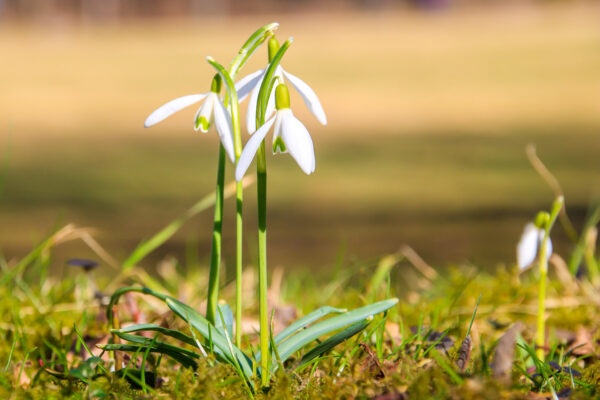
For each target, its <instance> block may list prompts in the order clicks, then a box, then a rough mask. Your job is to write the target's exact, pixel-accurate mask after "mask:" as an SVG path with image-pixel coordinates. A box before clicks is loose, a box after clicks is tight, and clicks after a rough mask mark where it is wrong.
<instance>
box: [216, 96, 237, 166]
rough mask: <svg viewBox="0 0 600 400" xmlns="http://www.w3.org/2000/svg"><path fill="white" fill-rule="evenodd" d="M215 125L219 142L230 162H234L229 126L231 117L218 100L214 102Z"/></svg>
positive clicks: (231, 133) (231, 131) (231, 129)
mask: <svg viewBox="0 0 600 400" xmlns="http://www.w3.org/2000/svg"><path fill="white" fill-rule="evenodd" d="M214 112H215V126H216V128H217V133H218V134H219V138H221V143H222V144H223V147H224V148H225V151H226V152H227V155H228V156H229V159H230V160H231V162H235V153H234V149H233V127H232V126H231V117H230V116H229V112H228V111H227V110H226V109H225V107H224V106H223V104H222V103H221V102H220V101H216V104H215V110H214Z"/></svg>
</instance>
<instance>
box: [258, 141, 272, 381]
mask: <svg viewBox="0 0 600 400" xmlns="http://www.w3.org/2000/svg"><path fill="white" fill-rule="evenodd" d="M265 155H266V154H265V142H264V140H263V142H262V143H261V145H260V147H259V148H258V152H257V154H256V159H257V168H256V172H257V174H256V186H257V202H258V304H259V313H260V351H261V354H263V357H262V358H261V378H262V386H267V385H268V383H269V356H270V352H269V320H268V310H267V306H268V305H267V285H268V281H267V160H266V157H265Z"/></svg>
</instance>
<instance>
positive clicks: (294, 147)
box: [235, 84, 315, 182]
mask: <svg viewBox="0 0 600 400" xmlns="http://www.w3.org/2000/svg"><path fill="white" fill-rule="evenodd" d="M275 92H276V96H275V97H276V107H277V112H276V114H275V116H273V117H271V119H269V120H268V121H266V122H265V123H264V124H263V125H262V126H261V127H260V128H259V129H258V130H257V131H256V133H255V134H254V135H252V137H251V138H250V140H248V142H247V143H246V146H245V147H244V150H243V151H242V155H241V156H240V159H239V160H238V163H237V166H236V168H235V179H236V180H237V181H238V182H239V181H240V180H242V178H243V177H244V174H245V173H246V171H247V170H248V167H249V166H250V163H251V162H252V159H253V158H254V155H255V154H256V152H257V151H258V148H259V147H260V144H261V143H262V141H263V139H264V138H265V136H267V133H268V132H269V130H271V127H272V126H273V124H275V128H274V133H273V154H275V153H277V152H281V153H287V152H289V153H290V155H291V156H292V157H293V158H294V160H296V162H297V163H298V165H299V166H300V168H301V169H302V171H304V172H305V173H306V174H309V175H310V174H311V173H312V172H314V170H315V151H314V147H313V142H312V139H311V137H310V134H309V133H308V130H307V129H306V127H305V126H304V125H303V124H302V122H300V121H299V120H298V119H297V118H296V117H295V116H294V114H293V113H292V110H291V109H290V106H289V104H290V103H289V93H288V89H287V87H286V86H285V85H282V84H280V85H278V86H277V88H276V89H275Z"/></svg>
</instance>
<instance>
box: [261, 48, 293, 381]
mask: <svg viewBox="0 0 600 400" xmlns="http://www.w3.org/2000/svg"><path fill="white" fill-rule="evenodd" d="M270 40H271V41H275V39H274V38H271V39H270ZM291 43H292V39H291V38H290V39H289V40H286V41H285V42H284V43H283V45H282V46H281V47H280V48H279V49H278V51H277V53H276V54H275V55H272V54H269V66H268V67H267V70H266V71H265V77H264V79H263V81H262V84H261V86H260V90H259V92H258V105H257V107H256V126H257V127H260V126H262V125H263V124H264V123H265V112H266V108H267V102H268V101H269V94H270V93H271V90H272V88H273V75H274V74H275V70H276V69H277V66H278V65H279V63H280V61H281V58H282V57H283V55H284V54H285V52H286V51H287V49H288V47H290V44H291ZM270 47H271V46H270ZM269 53H271V52H269ZM256 160H257V161H256V162H257V164H256V187H257V203H258V305H259V314H260V315H259V316H260V352H261V354H262V357H261V360H260V361H261V384H262V386H263V387H265V386H268V384H269V362H270V360H269V358H270V355H271V353H270V351H269V319H268V315H267V311H268V310H267V307H268V304H267V285H268V279H267V159H266V151H265V141H264V140H263V141H262V143H261V144H260V147H259V148H258V151H257V153H256Z"/></svg>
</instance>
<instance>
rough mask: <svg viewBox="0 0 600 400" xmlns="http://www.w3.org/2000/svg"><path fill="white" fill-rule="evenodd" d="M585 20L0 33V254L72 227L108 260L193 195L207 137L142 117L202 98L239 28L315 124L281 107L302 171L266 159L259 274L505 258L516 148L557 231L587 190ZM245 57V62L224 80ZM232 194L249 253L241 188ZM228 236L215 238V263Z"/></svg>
mask: <svg viewBox="0 0 600 400" xmlns="http://www.w3.org/2000/svg"><path fill="white" fill-rule="evenodd" d="M599 11H600V9H599V8H598V7H597V6H594V5H581V4H579V5H571V6H557V5H555V6H548V7H545V8H534V7H526V6H520V7H508V8H494V9H481V10H469V11H449V12H446V13H435V14H420V13H416V12H408V11H397V12H396V11H395V12H386V13H370V14H362V15H359V14H354V13H343V14H316V15H315V14H301V15H296V16H294V17H291V16H284V17H280V16H277V15H273V16H260V17H259V16H256V17H236V18H225V17H219V18H214V17H213V18H210V19H209V18H207V19H206V20H204V19H201V20H200V19H199V20H169V21H164V20H144V21H137V20H136V21H129V22H127V23H124V24H120V25H80V24H72V23H64V21H63V22H61V21H54V22H52V23H46V24H44V25H29V24H27V25H14V24H13V25H10V24H9V25H3V26H0V51H1V53H2V62H1V63H0V151H1V153H0V154H1V157H2V160H3V161H2V164H1V165H2V169H1V171H2V175H1V176H2V186H1V194H0V195H1V198H0V249H1V250H2V251H3V252H4V253H5V254H6V255H7V256H8V257H9V258H10V257H12V256H18V255H22V254H23V253H24V252H25V251H26V249H27V248H29V247H30V246H31V244H32V243H33V242H35V241H36V240H38V239H39V238H41V237H42V235H43V234H44V233H46V232H48V231H49V230H50V229H51V228H52V227H53V226H55V225H56V224H60V223H67V222H74V223H76V224H78V225H82V226H93V227H96V228H97V229H98V230H97V237H98V240H99V241H100V242H101V243H103V244H105V245H106V247H107V248H108V249H109V251H110V252H111V253H113V254H115V255H116V256H119V255H122V254H126V253H127V251H128V250H131V249H132V248H133V246H134V244H135V243H137V241H139V240H140V239H141V238H144V237H148V236H149V235H151V234H152V233H153V232H155V231H156V230H158V229H159V228H160V227H161V226H163V225H164V224H166V223H167V222H168V221H170V220H172V219H173V218H175V217H176V216H177V215H179V214H180V213H181V212H183V210H185V209H186V208H187V207H189V206H190V205H191V204H192V203H194V201H195V200H197V199H198V198H200V197H201V196H203V195H204V194H206V193H208V192H210V191H211V190H213V185H214V180H215V169H216V150H217V141H216V135H214V134H213V133H209V134H206V135H200V134H197V133H194V132H193V130H192V118H193V115H194V113H195V109H193V107H192V108H190V109H188V110H185V111H182V112H180V113H178V114H177V115H175V116H174V117H171V118H169V119H168V120H166V121H164V122H163V123H161V124H160V125H158V126H156V127H153V128H152V129H144V128H143V127H142V124H143V121H144V119H145V118H146V116H147V115H148V114H149V113H150V112H151V111H152V110H153V109H154V108H156V107H157V106H159V105H161V104H162V103H164V102H166V101H167V100H170V99H172V98H175V97H178V96H181V95H184V94H191V93H201V92H205V91H207V90H208V89H209V82H210V79H211V77H212V71H211V68H210V67H209V65H208V64H207V63H206V62H205V58H204V57H205V56H207V55H211V56H213V57H215V58H216V59H217V60H219V61H221V62H223V63H228V62H229V60H230V59H231V58H232V57H233V55H234V53H235V52H236V51H237V48H238V47H239V46H240V45H241V43H242V42H243V41H244V40H245V39H246V37H247V36H248V34H249V33H250V32H252V31H253V30H254V29H255V28H256V27H258V26H260V25H263V24H264V23H267V22H270V21H274V20H277V21H278V22H280V23H281V28H280V30H279V32H278V36H279V38H280V39H285V38H286V37H287V36H294V39H295V40H294V43H293V45H292V47H291V50H290V51H289V52H288V54H287V55H286V58H285V60H284V63H283V65H284V66H285V67H286V69H288V70H289V71H290V72H292V73H294V74H296V75H298V76H300V77H302V79H304V80H305V81H307V82H309V83H310V84H311V86H312V87H313V88H314V89H315V90H316V91H317V93H318V94H319V96H320V98H321V101H322V103H323V106H324V108H325V111H326V112H327V116H328V120H329V124H328V125H327V126H326V127H322V126H320V125H318V123H316V120H315V119H314V118H313V117H312V116H311V115H309V114H308V113H307V111H306V110H305V108H304V105H303V104H302V102H301V99H300V98H299V97H298V96H297V95H296V96H295V97H292V107H293V108H294V112H295V113H296V114H297V115H299V116H301V118H303V120H304V121H305V122H306V124H307V126H308V127H309V129H310V131H311V134H312V136H313V140H314V142H315V147H316V153H317V169H316V173H315V174H314V176H311V177H306V176H305V175H303V174H302V172H301V171H300V170H299V168H297V166H296V165H295V164H294V163H293V161H292V160H291V158H290V157H281V156H278V157H276V158H269V159H268V163H269V168H270V175H269V201H270V204H269V226H270V230H269V241H270V250H269V251H270V257H271V265H290V266H319V267H321V266H323V265H328V264H332V263H333V262H334V259H335V258H336V253H337V252H338V248H344V247H346V248H347V254H348V255H349V256H358V257H361V258H370V257H377V256H379V255H381V254H383V253H387V252H393V251H395V250H396V249H397V248H398V247H399V246H400V245H401V244H403V243H408V244H411V245H412V246H413V247H414V248H415V249H416V250H417V251H418V252H419V253H421V254H423V255H425V256H426V258H427V259H428V260H432V261H434V262H442V263H447V262H453V261H461V260H465V259H470V260H473V261H481V262H483V264H484V265H493V264H494V263H496V262H511V261H512V258H513V253H514V246H515V244H516V241H517V239H518V235H519V233H520V231H521V229H522V227H523V225H524V223H525V222H526V221H527V220H528V219H529V218H531V217H533V215H534V214H535V212H536V210H537V209H539V208H541V207H544V208H547V207H548V205H549V204H550V202H551V201H552V193H551V191H550V190H549V189H548V188H547V186H546V185H545V184H544V182H543V181H541V180H540V179H539V178H538V176H537V175H536V173H535V172H534V171H533V169H532V168H531V167H530V166H529V164H528V162H527V159H526V157H525V152H524V148H525V145H526V144H527V143H530V142H534V143H536V144H537V149H538V154H539V155H540V157H541V158H542V159H543V160H544V161H545V162H546V164H547V165H548V167H549V168H550V169H551V170H552V171H553V172H554V173H555V174H556V176H557V178H558V179H559V180H560V181H561V183H562V184H563V187H564V190H565V194H566V199H567V209H568V210H570V211H571V212H572V214H573V216H574V218H575V219H576V220H577V221H581V219H582V217H583V215H584V213H585V210H586V207H587V205H588V204H589V202H590V201H591V200H593V199H594V198H595V196H596V197H597V196H598V194H599V193H600V191H599V189H600V159H599V157H598V155H599V154H600V136H599V134H600V132H599V129H600V25H599V24H598V18H597V16H598V12H599ZM264 58H266V55H265V54H264V50H263V51H262V52H260V53H259V54H257V56H256V57H255V58H254V59H253V60H252V62H251V63H250V64H249V65H248V66H247V67H246V69H245V70H244V71H243V73H244V72H246V73H249V72H252V71H254V70H255V69H256V68H259V67H260V66H261V65H262V64H263V61H264ZM243 73H242V74H243ZM242 108H243V110H244V113H245V107H244V106H243V107H242ZM228 176H229V177H230V178H232V173H231V168H230V170H229V171H228ZM246 198H247V203H246V204H247V205H246V216H247V223H246V227H247V231H248V234H247V235H246V237H247V238H248V241H249V242H248V243H249V244H252V243H254V240H255V239H254V236H253V232H254V227H255V215H254V190H253V188H251V189H248V190H247V192H246ZM226 213H228V214H233V203H232V202H229V203H227V209H226ZM231 216H232V215H230V217H231ZM226 222H227V223H229V222H232V221H231V218H230V219H229V220H228V221H226ZM210 229H211V213H210V212H209V213H206V214H205V215H202V216H200V217H198V218H197V219H195V220H193V221H191V222H190V223H189V224H188V225H186V227H185V229H183V230H182V231H181V232H180V233H178V234H177V235H176V237H175V238H174V239H173V241H172V242H171V243H170V245H169V246H167V248H165V249H162V250H161V253H160V254H159V256H163V255H165V254H169V253H173V254H176V255H178V256H180V255H182V254H183V253H184V247H185V246H184V244H185V243H186V242H189V243H193V244H195V243H198V244H199V248H200V252H201V254H200V257H201V258H207V257H208V248H209V239H210ZM232 231H233V225H232V224H229V225H226V228H225V233H224V234H225V237H226V246H230V248H231V249H233V248H232V247H231V244H232V241H231V239H233V237H232V236H233V232H232ZM253 248H254V246H248V252H249V256H248V262H252V261H253V255H252V253H251V252H252V249H253ZM64 251H65V254H64V255H62V256H63V257H68V256H74V255H79V256H81V255H84V254H85V250H84V249H83V247H77V246H73V247H67V248H65V250H64ZM67 253H69V254H67ZM226 253H227V250H226ZM229 253H230V254H232V252H229ZM59 256H61V255H59ZM59 258H60V257H59Z"/></svg>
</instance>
